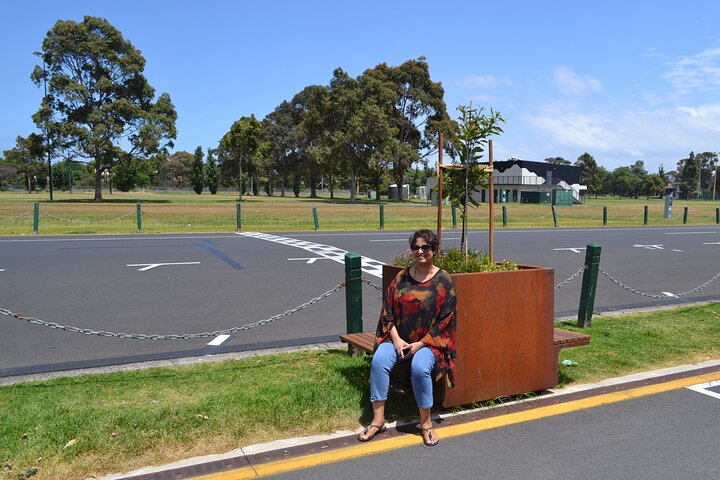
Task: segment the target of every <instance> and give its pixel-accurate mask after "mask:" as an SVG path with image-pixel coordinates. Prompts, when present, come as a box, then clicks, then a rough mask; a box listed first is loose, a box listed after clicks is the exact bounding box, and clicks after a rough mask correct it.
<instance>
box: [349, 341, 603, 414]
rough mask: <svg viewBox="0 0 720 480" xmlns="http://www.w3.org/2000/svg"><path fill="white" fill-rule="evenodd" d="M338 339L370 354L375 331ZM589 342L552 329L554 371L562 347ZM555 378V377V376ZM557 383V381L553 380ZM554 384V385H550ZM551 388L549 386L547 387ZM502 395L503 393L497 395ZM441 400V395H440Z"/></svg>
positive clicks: (511, 393)
mask: <svg viewBox="0 0 720 480" xmlns="http://www.w3.org/2000/svg"><path fill="white" fill-rule="evenodd" d="M340 341H342V342H343V343H347V344H348V345H351V346H352V347H354V348H356V349H359V350H362V351H364V352H366V353H368V354H370V355H372V353H373V349H374V345H375V332H362V333H346V334H344V335H340ZM589 344H590V335H585V334H583V333H577V332H571V331H570V330H563V329H560V328H555V329H553V359H554V371H555V372H557V371H558V361H559V355H560V350H562V349H563V348H572V347H580V346H583V345H589ZM556 378H557V377H556ZM555 383H556V384H557V381H556V382H555ZM552 386H554V385H552ZM548 388H551V387H548ZM519 393H527V392H506V393H504V395H507V396H510V395H517V394H519ZM498 396H503V395H498ZM440 399H441V402H442V396H440ZM481 400H490V399H489V398H483V399H477V400H476V401H481ZM442 403H443V404H444V405H445V406H446V407H448V406H451V405H446V404H445V403H444V402H442Z"/></svg>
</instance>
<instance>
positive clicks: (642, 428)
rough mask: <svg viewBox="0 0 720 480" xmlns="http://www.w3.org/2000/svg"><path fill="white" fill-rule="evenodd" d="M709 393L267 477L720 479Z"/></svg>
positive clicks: (626, 404)
mask: <svg viewBox="0 0 720 480" xmlns="http://www.w3.org/2000/svg"><path fill="white" fill-rule="evenodd" d="M701 386H702V387H703V388H701V389H700V390H701V391H702V392H704V393H701V391H696V390H691V389H689V388H682V389H677V390H672V391H668V392H664V393H660V394H656V395H650V396H645V397H641V398H635V399H632V400H629V401H622V402H618V403H609V404H605V405H600V406H597V407H594V408H589V409H582V410H578V411H572V412H570V413H565V414H562V415H557V416H551V417H541V418H540V419H538V420H534V421H525V422H521V423H516V424H513V425H508V426H504V427H501V428H491V429H488V430H484V431H480V432H478V433H473V434H469V435H461V436H456V437H452V438H446V439H442V440H441V442H440V444H439V445H438V446H436V447H434V448H427V447H425V446H422V445H415V446H411V447H407V448H399V449H395V450H392V451H388V452H384V453H378V454H375V455H368V456H362V457H360V458H356V459H353V460H346V461H341V462H336V463H330V464H326V465H320V466H315V467H313V468H307V469H304V470H295V471H291V472H289V473H285V474H281V475H273V476H268V477H266V478H273V479H277V480H280V479H293V480H302V479H313V480H323V479H328V480H330V479H337V478H345V479H364V478H398V479H400V478H403V479H404V478H442V479H463V480H465V479H497V478H513V479H537V478H552V479H554V480H564V479H567V480H576V479H585V480H594V479H597V480H606V479H633V480H678V479H683V480H706V479H711V478H720V457H718V455H717V452H718V451H719V450H720V436H718V434H717V425H716V424H715V423H714V422H712V421H708V420H709V419H711V418H716V415H717V411H718V408H720V394H719V392H718V391H719V390H720V386H718V383H717V382H714V386H710V385H701ZM708 393H709V394H708ZM713 394H714V396H711V395H713ZM218 478H223V477H221V476H219V477H218ZM225 478H230V475H227V476H226V477H225Z"/></svg>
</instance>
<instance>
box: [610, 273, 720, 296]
mask: <svg viewBox="0 0 720 480" xmlns="http://www.w3.org/2000/svg"><path fill="white" fill-rule="evenodd" d="M600 273H602V274H603V275H605V276H606V277H607V278H608V280H610V281H611V282H613V283H614V284H616V285H618V286H620V287H622V288H624V289H625V290H627V291H628V292H631V293H634V294H635V295H640V296H641V297H650V298H668V297H670V298H680V297H685V296H687V295H690V294H692V293H695V292H698V291H700V290H702V289H703V288H705V287H707V286H708V285H710V284H711V283H713V282H714V281H715V280H717V279H718V278H720V273H718V274H716V275H715V276H714V277H712V278H711V279H710V280H708V281H707V282H705V283H703V284H702V285H699V286H697V287H695V288H693V289H691V290H687V291H685V292H681V293H674V294H672V295H657V294H655V293H647V292H641V291H640V290H637V289H634V288H632V287H630V286H628V285H625V284H624V283H622V282H621V281H619V280H617V279H616V278H614V277H613V276H612V275H610V274H609V273H607V272H606V271H605V270H604V269H603V268H602V267H600Z"/></svg>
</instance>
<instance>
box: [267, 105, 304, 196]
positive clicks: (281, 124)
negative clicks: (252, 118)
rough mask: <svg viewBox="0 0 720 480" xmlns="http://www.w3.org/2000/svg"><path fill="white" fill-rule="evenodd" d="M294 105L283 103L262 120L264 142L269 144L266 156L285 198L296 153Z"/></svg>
mask: <svg viewBox="0 0 720 480" xmlns="http://www.w3.org/2000/svg"><path fill="white" fill-rule="evenodd" d="M294 113H295V112H294V109H293V107H292V104H290V102H288V101H283V102H282V103H281V104H280V105H278V106H277V107H275V110H273V111H272V112H270V113H268V114H267V115H266V116H265V118H263V120H262V133H261V136H262V140H263V141H264V142H267V143H268V144H269V148H268V149H267V151H266V155H267V156H268V157H269V158H270V159H271V162H270V163H271V165H272V167H273V168H274V170H275V172H276V173H277V176H278V179H279V181H280V196H281V197H284V196H285V188H286V186H288V185H290V177H291V175H292V173H293V166H294V159H295V158H294V156H293V152H294V151H295V137H296V135H295V130H296V128H297V125H296V122H295V115H294Z"/></svg>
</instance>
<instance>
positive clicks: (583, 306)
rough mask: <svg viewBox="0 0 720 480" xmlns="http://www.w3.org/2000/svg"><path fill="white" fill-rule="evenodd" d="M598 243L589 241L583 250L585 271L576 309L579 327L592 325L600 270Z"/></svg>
mask: <svg viewBox="0 0 720 480" xmlns="http://www.w3.org/2000/svg"><path fill="white" fill-rule="evenodd" d="M600 250H601V248H600V245H598V244H597V243H590V244H588V246H587V249H586V250H585V272H584V273H583V280H582V290H581V291H580V308H579V309H578V321H577V326H578V327H580V328H585V327H589V326H591V325H592V315H593V309H594V308H595V291H596V289H597V277H598V272H599V271H600Z"/></svg>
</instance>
